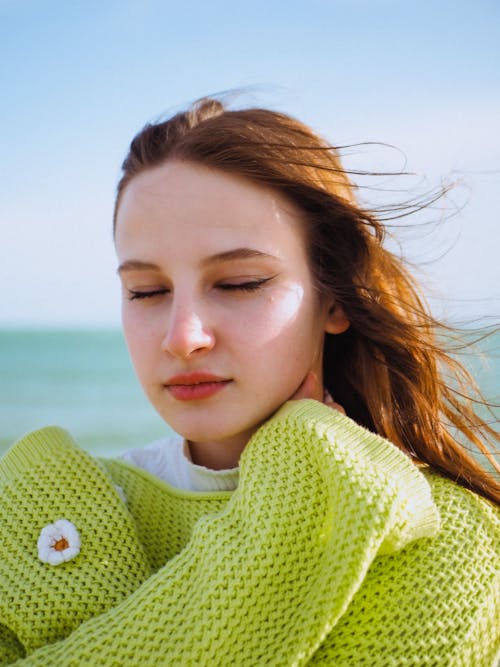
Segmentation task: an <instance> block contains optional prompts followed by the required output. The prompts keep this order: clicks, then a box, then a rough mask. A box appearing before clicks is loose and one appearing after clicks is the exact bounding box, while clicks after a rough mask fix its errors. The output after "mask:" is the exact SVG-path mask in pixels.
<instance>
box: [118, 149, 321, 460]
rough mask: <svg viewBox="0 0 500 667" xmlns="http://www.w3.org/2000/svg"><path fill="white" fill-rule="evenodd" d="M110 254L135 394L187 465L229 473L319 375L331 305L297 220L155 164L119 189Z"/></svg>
mask: <svg viewBox="0 0 500 667" xmlns="http://www.w3.org/2000/svg"><path fill="white" fill-rule="evenodd" d="M116 250H117V255H118V259H119V263H120V268H119V273H120V277H121V280H122V285H123V324H124V331H125V336H126V339H127V343H128V346H129V350H130V354H131V357H132V360H133V363H134V366H135V369H136V372H137V375H138V377H139V380H140V381H141V383H142V385H143V388H144V390H145V392H146V394H147V395H148V397H149V399H150V401H151V403H152V404H153V405H154V407H155V408H156V409H157V410H158V412H159V413H160V414H161V415H162V417H163V418H164V419H165V420H166V421H167V422H168V423H169V425H170V426H171V427H172V428H173V429H174V430H176V431H177V432H179V433H180V434H182V435H183V436H184V437H185V438H187V439H188V440H189V441H190V444H191V451H192V453H193V452H194V453H195V457H196V459H197V462H200V463H203V464H205V465H210V466H211V467H228V466H230V465H235V464H236V463H237V461H238V458H239V455H240V453H241V451H242V449H243V447H244V446H245V444H246V442H247V441H248V438H249V437H250V436H251V434H252V433H253V432H254V431H255V430H256V429H257V428H258V426H259V425H260V424H262V422H263V421H265V420H266V419H267V418H268V417H269V416H271V415H272V414H273V413H274V412H275V411H276V410H277V409H278V408H279V407H280V405H282V404H283V403H284V402H285V401H286V400H287V399H289V398H290V397H291V396H292V395H293V393H294V392H295V391H296V389H297V388H298V386H299V385H300V384H301V382H302V380H303V379H304V377H305V375H306V374H307V372H308V371H309V370H314V371H315V372H316V373H317V374H318V376H319V377H320V376H321V362H322V350H323V339H324V332H325V329H328V330H329V331H331V322H330V315H329V307H330V305H331V304H330V303H326V302H323V301H320V299H319V298H318V295H317V292H316V291H315V289H314V286H313V282H312V278H311V274H310V270H309V266H308V261H307V252H306V238H305V233H304V229H303V221H302V220H301V218H300V214H299V212H298V211H297V210H296V209H295V207H294V206H293V205H292V204H291V203H290V202H288V201H287V200H286V199H285V198H284V197H282V196H281V195H280V194H279V193H276V192H274V191H273V190H270V189H267V188H264V187H262V186H259V185H256V184H254V183H252V182H250V181H247V180H244V179H241V178H239V177H236V176H233V175H230V174H227V173H225V172H222V171H218V170H211V169H208V168H207V167H203V166H199V165H195V164H192V163H187V162H180V161H172V162H167V163H165V164H163V165H162V166H160V167H156V168H154V169H151V170H149V171H146V172H144V173H142V174H140V175H138V176H136V177H135V178H134V179H132V181H131V182H130V183H129V185H128V186H127V187H126V189H125V192H124V193H123V198H122V201H121V203H120V206H119V210H118V216H117V230H116ZM329 327H330V328H329Z"/></svg>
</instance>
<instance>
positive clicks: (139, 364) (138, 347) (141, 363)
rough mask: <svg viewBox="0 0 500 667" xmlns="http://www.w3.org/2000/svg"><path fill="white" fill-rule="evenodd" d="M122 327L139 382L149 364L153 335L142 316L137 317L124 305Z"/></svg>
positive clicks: (146, 371)
mask: <svg viewBox="0 0 500 667" xmlns="http://www.w3.org/2000/svg"><path fill="white" fill-rule="evenodd" d="M122 328H123V334H124V336H125V340H126V343H127V347H128V351H129V354H130V358H131V360H132V363H133V366H134V368H135V372H136V374H137V376H138V377H139V379H140V380H141V382H143V380H145V379H146V378H145V377H144V375H145V374H147V373H148V368H149V367H150V366H151V362H150V358H151V356H152V352H153V340H152V338H153V336H152V333H151V331H150V330H149V329H148V327H147V326H146V323H145V322H144V319H143V318H138V317H137V316H135V315H134V313H133V312H132V311H131V310H130V309H128V308H127V307H126V306H124V307H123V309H122Z"/></svg>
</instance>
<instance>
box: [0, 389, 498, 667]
mask: <svg viewBox="0 0 500 667" xmlns="http://www.w3.org/2000/svg"><path fill="white" fill-rule="evenodd" d="M240 463H241V466H240V483H239V486H238V489H237V490H236V491H235V492H234V493H230V492H219V493H193V492H185V491H180V490H178V489H175V488H173V487H171V486H169V485H168V484H166V483H165V482H163V481H161V480H159V479H156V478H154V477H153V476H152V475H150V474H149V473H148V472H146V471H144V470H141V469H139V468H137V467H135V466H132V465H130V464H128V463H126V462H123V461H117V460H108V461H96V460H94V459H92V458H91V457H90V456H88V455H87V454H86V453H85V452H83V451H82V450H80V449H79V448H78V447H77V446H76V445H75V444H74V443H73V442H72V441H71V439H70V437H69V436H68V435H67V434H66V433H65V432H64V431H62V430H61V429H57V428H55V427H52V428H47V429H43V430H42V431H39V432H35V433H33V434H31V435H28V436H26V438H24V439H23V440H21V441H20V442H19V443H17V445H15V446H14V447H13V448H12V449H11V450H10V451H9V452H8V453H7V454H6V455H5V457H4V458H3V460H2V461H1V462H0V513H1V514H0V516H1V517H2V522H1V536H0V537H1V541H0V544H1V547H0V548H1V549H2V558H1V559H0V624H1V626H0V627H1V632H0V646H1V648H0V664H10V663H12V662H14V661H15V660H16V659H17V658H23V659H21V660H20V662H19V664H22V665H37V666H42V665H43V666H44V667H47V666H49V665H50V666H51V667H52V666H54V667H58V666H60V667H62V666H68V667H69V666H74V665H81V666H82V667H83V666H84V665H85V666H86V665H109V666H111V665H146V666H149V665H151V666H152V665H182V666H186V667H188V666H190V665H197V666H200V665H201V666H204V665H206V666H212V665H214V666H216V665H223V666H226V665H227V666H229V665H231V666H236V667H239V666H240V665H241V666H244V665H252V666H260V665H275V666H278V665H284V666H285V665H286V666H290V665H311V666H312V665H314V666H319V665H322V666H327V665H330V666H333V665H335V667H347V666H349V667H363V666H367V667H368V665H369V666H370V667H377V666H378V665H380V666H382V665H383V666H384V667H387V666H394V667H396V666H397V667H402V666H410V665H411V666H414V667H417V666H418V667H421V666H423V665H436V666H438V667H445V666H449V667H451V666H453V667H459V666H462V667H494V665H495V659H496V657H497V656H498V654H499V649H500V633H499V627H498V620H499V609H500V590H499V589H500V572H499V563H500V558H499V556H500V537H499V536H500V518H499V514H498V512H497V510H496V509H494V508H493V507H492V506H491V505H490V504H489V503H488V502H486V501H484V500H482V499H480V498H478V497H477V496H475V495H474V494H473V493H471V492H469V491H467V490H464V489H462V488H460V487H458V486H456V485H454V484H453V483H452V482H450V481H448V480H446V479H443V478H441V477H439V476H437V475H435V474H433V473H431V472H430V471H420V470H419V469H417V467H416V466H414V465H413V464H412V463H411V461H410V460H409V459H408V458H407V457H406V456H405V455H403V454H402V453H401V452H400V451H399V450H397V449H396V448H395V447H394V446H393V445H391V444H390V443H389V442H387V441H386V440H384V439H382V438H380V437H378V436H376V435H374V434H372V433H370V432H368V431H366V430H364V429H363V428H361V427H359V426H358V425H356V424H355V423H354V422H352V421H351V420H350V419H348V418H347V417H345V416H343V415H341V414H340V413H337V412H335V411H333V410H330V409H329V408H326V407H325V406H323V405H321V404H319V403H317V402H315V401H309V400H307V401H296V402H292V403H288V404H286V405H285V406H284V407H283V408H282V409H281V410H280V411H279V412H278V413H277V414H276V415H275V416H274V417H273V418H272V419H271V420H269V421H268V422H267V423H266V424H264V426H262V427H261V428H260V429H259V430H258V431H257V433H256V434H255V435H254V436H253V438H252V439H251V441H250V442H249V444H248V445H247V447H246V449H245V451H244V453H243V455H242V458H241V462H240ZM116 485H119V486H120V487H121V489H123V491H124V493H125V497H126V505H125V504H124V502H123V500H122V498H121V497H120V493H118V491H117V488H116ZM61 518H65V519H67V520H69V521H71V522H72V524H74V526H75V527H76V529H77V530H78V532H79V534H80V538H81V549H80V553H79V554H78V555H76V556H75V557H73V558H72V559H71V560H68V561H67V562H63V563H61V564H60V565H50V564H48V563H44V562H41V561H40V560H39V557H38V553H37V539H38V536H39V534H40V531H41V529H43V528H44V526H46V524H50V523H52V522H54V521H56V520H58V519H61ZM68 539H70V538H68ZM71 539H72V538H71ZM85 619H89V620H87V621H86V622H84V621H85Z"/></svg>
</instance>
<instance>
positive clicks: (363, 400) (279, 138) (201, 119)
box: [114, 98, 500, 503]
mask: <svg viewBox="0 0 500 667" xmlns="http://www.w3.org/2000/svg"><path fill="white" fill-rule="evenodd" d="M174 159H176V160H185V161H189V162H193V163H197V164H201V165H205V166H207V167H209V168H213V169H219V170H223V171H225V172H229V173H232V174H237V175H240V176H242V177H244V178H247V179H249V180H251V181H253V182H254V183H260V184H263V185H265V186H267V187H271V188H273V189H275V190H276V191H278V192H279V193H281V194H282V195H284V196H285V197H286V198H288V200H290V201H292V202H293V203H294V204H295V205H296V206H297V207H298V208H299V210H300V211H302V213H303V219H304V222H305V224H306V227H307V231H308V238H309V254H310V263H311V270H312V274H313V278H314V281H315V284H316V287H317V289H318V290H319V291H320V293H322V294H326V295H329V296H333V298H334V299H335V302H336V303H338V304H340V305H341V306H342V307H343V309H344V312H345V314H346V316H347V318H348V319H349V321H350V323H351V325H350V327H349V329H348V330H347V331H346V332H345V333H342V334H338V335H331V334H326V340H325V354H324V380H325V385H326V387H327V389H328V390H329V391H330V393H331V395H332V396H334V397H335V400H336V401H337V402H338V403H340V404H341V405H342V406H343V407H344V409H345V410H346V413H347V415H349V416H350V417H352V418H353V419H354V420H355V421H357V422H358V423H360V424H362V425H364V426H365V427H367V428H369V429H371V430H373V431H375V432H377V433H379V434H380V435H382V436H385V437H386V438H388V439H389V440H391V441H392V442H393V443H394V444H396V445H397V446H398V447H399V448H400V449H402V450H403V451H404V452H406V453H407V454H408V455H409V456H411V457H412V458H413V459H414V460H415V461H416V462H419V463H425V464H428V465H429V466H431V467H432V468H434V469H435V470H437V471H439V472H440V473H441V474H443V475H445V476H447V477H449V478H451V479H453V480H454V481H456V482H458V483H459V484H461V485H462V486H464V487H467V488H469V489H472V490H474V491H475V492H477V493H479V494H481V495H483V496H484V497H486V498H489V499H490V500H493V501H494V502H497V503H500V484H499V482H498V479H497V475H496V474H495V473H493V472H489V471H487V470H486V469H485V468H483V467H482V466H481V465H480V463H479V462H478V460H477V457H474V456H472V455H471V454H470V453H469V452H468V449H469V448H470V447H471V445H472V448H475V449H476V450H478V451H479V452H481V453H482V454H483V455H484V456H486V457H487V459H489V462H490V464H491V466H492V467H493V468H494V469H495V470H496V471H497V473H498V472H500V466H499V465H498V462H497V461H496V459H495V453H496V449H495V446H494V443H495V442H498V440H499V439H500V438H499V435H498V433H497V432H496V431H495V430H494V429H493V428H492V427H491V426H490V425H489V424H488V423H487V422H486V421H485V420H484V419H483V418H481V417H480V416H479V415H478V414H477V412H476V405H477V403H478V400H479V402H480V395H479V394H477V396H479V399H478V398H477V397H476V396H472V395H471V393H470V388H471V387H475V385H474V382H473V380H472V378H471V377H470V375H469V373H468V372H467V370H466V369H465V368H464V367H463V366H462V365H461V364H460V363H459V362H458V361H457V360H456V359H455V358H454V357H453V356H452V355H451V354H450V353H449V352H448V351H447V349H446V346H445V344H444V342H443V336H442V334H443V332H445V331H447V330H448V327H446V326H445V325H443V324H441V323H440V322H438V321H437V320H436V319H435V318H434V317H432V316H431V315H430V313H429V312H428V310H427V308H426V306H425V304H424V302H423V299H422V297H421V295H420V293H419V289H418V287H417V285H416V284H415V282H414V280H413V278H412V277H411V275H410V274H409V272H408V270H407V269H406V267H405V265H404V263H403V262H402V260H401V259H400V258H398V257H397V256H396V255H394V254H392V253H391V252H389V251H388V250H387V249H386V248H385V247H384V245H383V242H384V238H385V234H386V229H385V226H384V223H383V222H382V221H381V220H380V219H378V217H377V215H376V214H374V213H373V212H371V211H369V210H365V209H364V208H363V207H361V206H360V204H358V202H357V201H356V198H355V196H354V185H353V184H352V183H351V181H350V179H349V177H348V175H347V173H346V171H345V170H344V169H343V168H342V165H341V162H340V158H339V155H338V150H337V149H335V148H334V147H332V146H330V145H328V144H327V143H325V142H324V141H323V140H322V139H321V138H319V137H318V136H317V135H316V134H314V133H313V132H312V131H311V130H310V129H309V128H308V127H307V126H305V125H304V124H302V123H300V122H299V121H297V120H295V119H293V118H291V117H289V116H287V115H285V114H282V113H278V112H275V111H270V110H266V109H256V108H250V109H243V110H228V109H226V108H225V107H224V105H223V104H222V102H220V101H219V100H217V99H212V98H204V99H202V100H200V101H198V102H197V103H195V104H194V105H193V106H192V107H191V108H190V109H189V110H187V111H185V112H181V113H178V114H177V115H175V116H173V117H172V118H170V119H169V120H166V121H163V122H158V123H155V124H148V125H146V126H145V127H144V128H143V130H142V131H141V132H139V134H138V135H137V136H136V137H135V138H134V140H133V141H132V144H131V146H130V150H129V153H128V155H127V157H126V159H125V161H124V163H123V175H122V178H121V180H120V182H119V184H118V189H117V197H116V204H115V212H114V225H116V217H117V212H118V208H119V205H120V199H121V196H122V194H123V192H124V190H125V188H126V187H127V184H128V183H129V182H130V181H131V179H133V178H134V177H135V176H136V175H137V174H139V173H141V172H143V171H145V170H148V169H151V168H153V167H156V166H158V165H161V164H162V163H164V162H166V161H167V160H174ZM403 212H404V213H405V211H403V210H402V213H403ZM445 377H446V378H450V379H445ZM465 443H469V444H468V445H466V444H465Z"/></svg>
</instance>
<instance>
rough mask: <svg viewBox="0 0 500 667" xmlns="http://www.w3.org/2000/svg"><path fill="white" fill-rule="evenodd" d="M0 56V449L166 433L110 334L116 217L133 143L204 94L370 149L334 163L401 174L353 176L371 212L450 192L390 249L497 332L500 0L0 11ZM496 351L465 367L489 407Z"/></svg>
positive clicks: (445, 312) (96, 445)
mask: <svg viewBox="0 0 500 667" xmlns="http://www.w3.org/2000/svg"><path fill="white" fill-rule="evenodd" d="M0 62H1V66H0V91H1V99H2V104H1V105H0V133H1V148H2V149H1V151H0V167H1V178H0V278H1V284H2V289H1V290H0V451H1V450H2V449H5V448H6V447H7V446H8V445H9V444H11V443H12V442H13V441H14V440H15V439H17V438H19V437H20V436H21V435H22V434H24V433H26V432H27V431H29V430H32V429H34V428H38V427H40V426H42V425H45V424H48V423H58V424H61V425H62V426H65V427H66V428H68V429H69V430H70V431H71V432H72V433H73V435H74V436H75V438H76V439H77V440H78V441H79V442H80V443H81V444H82V445H83V446H84V447H87V448H89V449H90V450H91V451H93V452H94V453H102V454H112V453H114V452H117V451H121V450H123V449H124V448H127V447H130V446H137V445H140V444H143V443H145V442H148V441H149V440H151V439H153V438H155V437H159V436H161V435H163V434H165V433H166V432H167V431H168V427H167V426H166V425H165V424H164V423H163V422H162V421H161V419H160V418H159V417H157V416H156V414H155V413H154V412H153V410H152V408H150V407H149V405H148V404H147V402H146V399H145V398H144V397H143V396H142V392H141V390H140V388H139V386H138V385H137V383H136V381H135V379H134V375H133V371H132V369H131V367H130V364H129V361H128V358H127V353H126V349H125V344H124V342H123V339H122V336H121V333H120V313H119V310H120V295H119V286H118V280H117V278H116V274H115V269H116V260H115V257H114V252H113V244H112V237H111V213H112V208H113V197H114V189H115V186H116V182H117V180H118V177H119V173H120V164H121V161H122V159H123V157H124V155H125V153H126V150H127V146H128V144H129V142H130V140H131V138H132V136H133V135H134V134H135V132H137V131H138V130H139V129H140V128H141V127H142V125H143V124H144V123H145V122H146V121H148V120H155V119H157V118H158V117H159V116H161V115H163V114H165V113H171V112H173V111H177V110H179V109H180V108H183V107H184V106H186V105H187V104H189V103H190V102H191V101H193V100H195V99H196V98H198V97H201V96H203V95H206V94H212V93H219V92H223V91H227V90H232V91H234V90H239V91H240V92H239V93H238V94H236V93H233V94H231V95H230V99H231V100H232V104H233V105H234V106H247V105H263V106H268V107H272V108H275V109H278V110H282V111H285V112H287V113H290V114H292V115H295V116H298V117H299V118H300V119H301V120H304V121H305V122H306V123H308V124H310V125H311V126H312V127H313V128H314V129H315V130H317V131H318V132H320V133H321V134H323V135H324V136H326V137H328V139H329V140H330V141H331V142H332V143H333V144H336V145H344V146H346V145H353V144H359V143H363V142H379V143H378V144H374V145H366V144H365V145H363V146H358V147H357V148H356V147H352V148H349V149H346V150H344V162H345V164H346V165H347V166H348V167H350V168H352V169H365V170H368V171H375V170H378V171H380V170H385V171H387V170H389V171H396V172H397V171H402V170H405V171H408V172H411V174H412V175H408V176H404V177H402V176H400V177H394V178H390V177H380V178H378V179H375V178H372V179H367V178H364V179H362V181H360V185H361V189H360V196H361V197H362V198H363V199H364V200H365V201H367V202H369V203H370V202H371V203H374V204H380V203H381V202H385V201H390V202H394V201H401V200H404V199H406V198H408V197H409V196H413V195H415V194H417V195H418V194H419V193H423V192H426V191H430V190H433V189H435V188H439V187H440V186H441V184H442V183H443V182H445V183H449V182H455V183H456V187H455V188H454V189H453V190H452V192H451V193H450V194H449V195H448V196H447V197H445V198H443V199H442V200H441V201H440V202H439V203H438V204H436V205H435V206H434V207H433V209H432V210H426V211H425V212H423V213H422V214H420V215H419V216H416V217H415V219H414V220H413V222H414V226H413V227H411V228H410V229H408V228H405V225H407V224H408V223H410V222H412V219H411V218H410V219H403V220H402V221H401V224H400V228H399V229H397V230H395V233H396V235H397V237H398V239H399V241H400V243H401V245H399V244H398V243H395V244H394V248H395V249H396V250H397V251H398V252H399V251H400V250H401V249H402V252H403V253H404V255H405V257H407V259H408V260H409V261H411V262H412V263H414V264H415V265H416V269H415V270H416V271H417V275H418V277H419V279H420V280H421V281H422V283H423V285H424V289H425V292H426V295H427V297H428V299H429V302H430V304H431V307H432V309H433V311H434V312H435V314H436V315H438V316H439V317H442V318H444V319H445V320H446V321H448V322H451V323H461V324H463V325H466V326H469V327H472V326H478V325H487V324H491V323H493V322H498V315H499V312H500V308H499V305H500V280H499V279H500V269H499V261H498V252H499V249H500V246H499V243H498V241H499V238H500V232H499V223H500V213H499V211H500V187H499V186H500V132H499V128H500V85H499V84H500V80H499V79H500V68H499V66H498V63H499V62H500V5H499V3H498V2H497V1H496V0H478V1H477V2H475V3H471V2H468V1H461V0H454V1H453V2H450V1H449V0H443V1H442V2H439V3H435V2H432V1H431V0H422V1H421V2H419V3H414V2H409V1H405V0H287V2H284V1H282V0H254V1H253V2H251V3H249V2H238V1H236V0H232V1H231V2H230V1H229V0H212V1H211V2H204V1H203V0H184V1H183V2H171V1H170V0H120V1H117V0H107V1H106V2H99V1H97V0H86V1H85V2H79V1H77V0H75V1H73V2H57V1H52V2H49V1H47V0H46V1H41V0H40V1H36V0H17V1H16V0H0ZM388 144H389V145H391V146H393V148H391V147H390V146H388ZM431 222H432V223H436V224H430V223H431ZM396 224H397V223H396ZM496 339H497V340H498V336H497V337H496ZM495 347H496V344H495V336H493V337H490V338H489V340H488V343H487V346H486V348H485V349H486V358H485V360H483V361H481V360H479V358H478V357H476V356H470V357H469V358H468V363H470V365H471V368H472V370H473V372H474V374H475V376H476V377H477V378H478V379H479V381H480V382H481V384H482V385H483V387H484V389H485V391H486V392H487V393H488V394H489V395H490V396H495V395H496V396H498V394H499V382H500V381H499V380H498V377H499V373H498V371H499V370H500V368H499V364H498V358H497V356H496V354H495Z"/></svg>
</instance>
